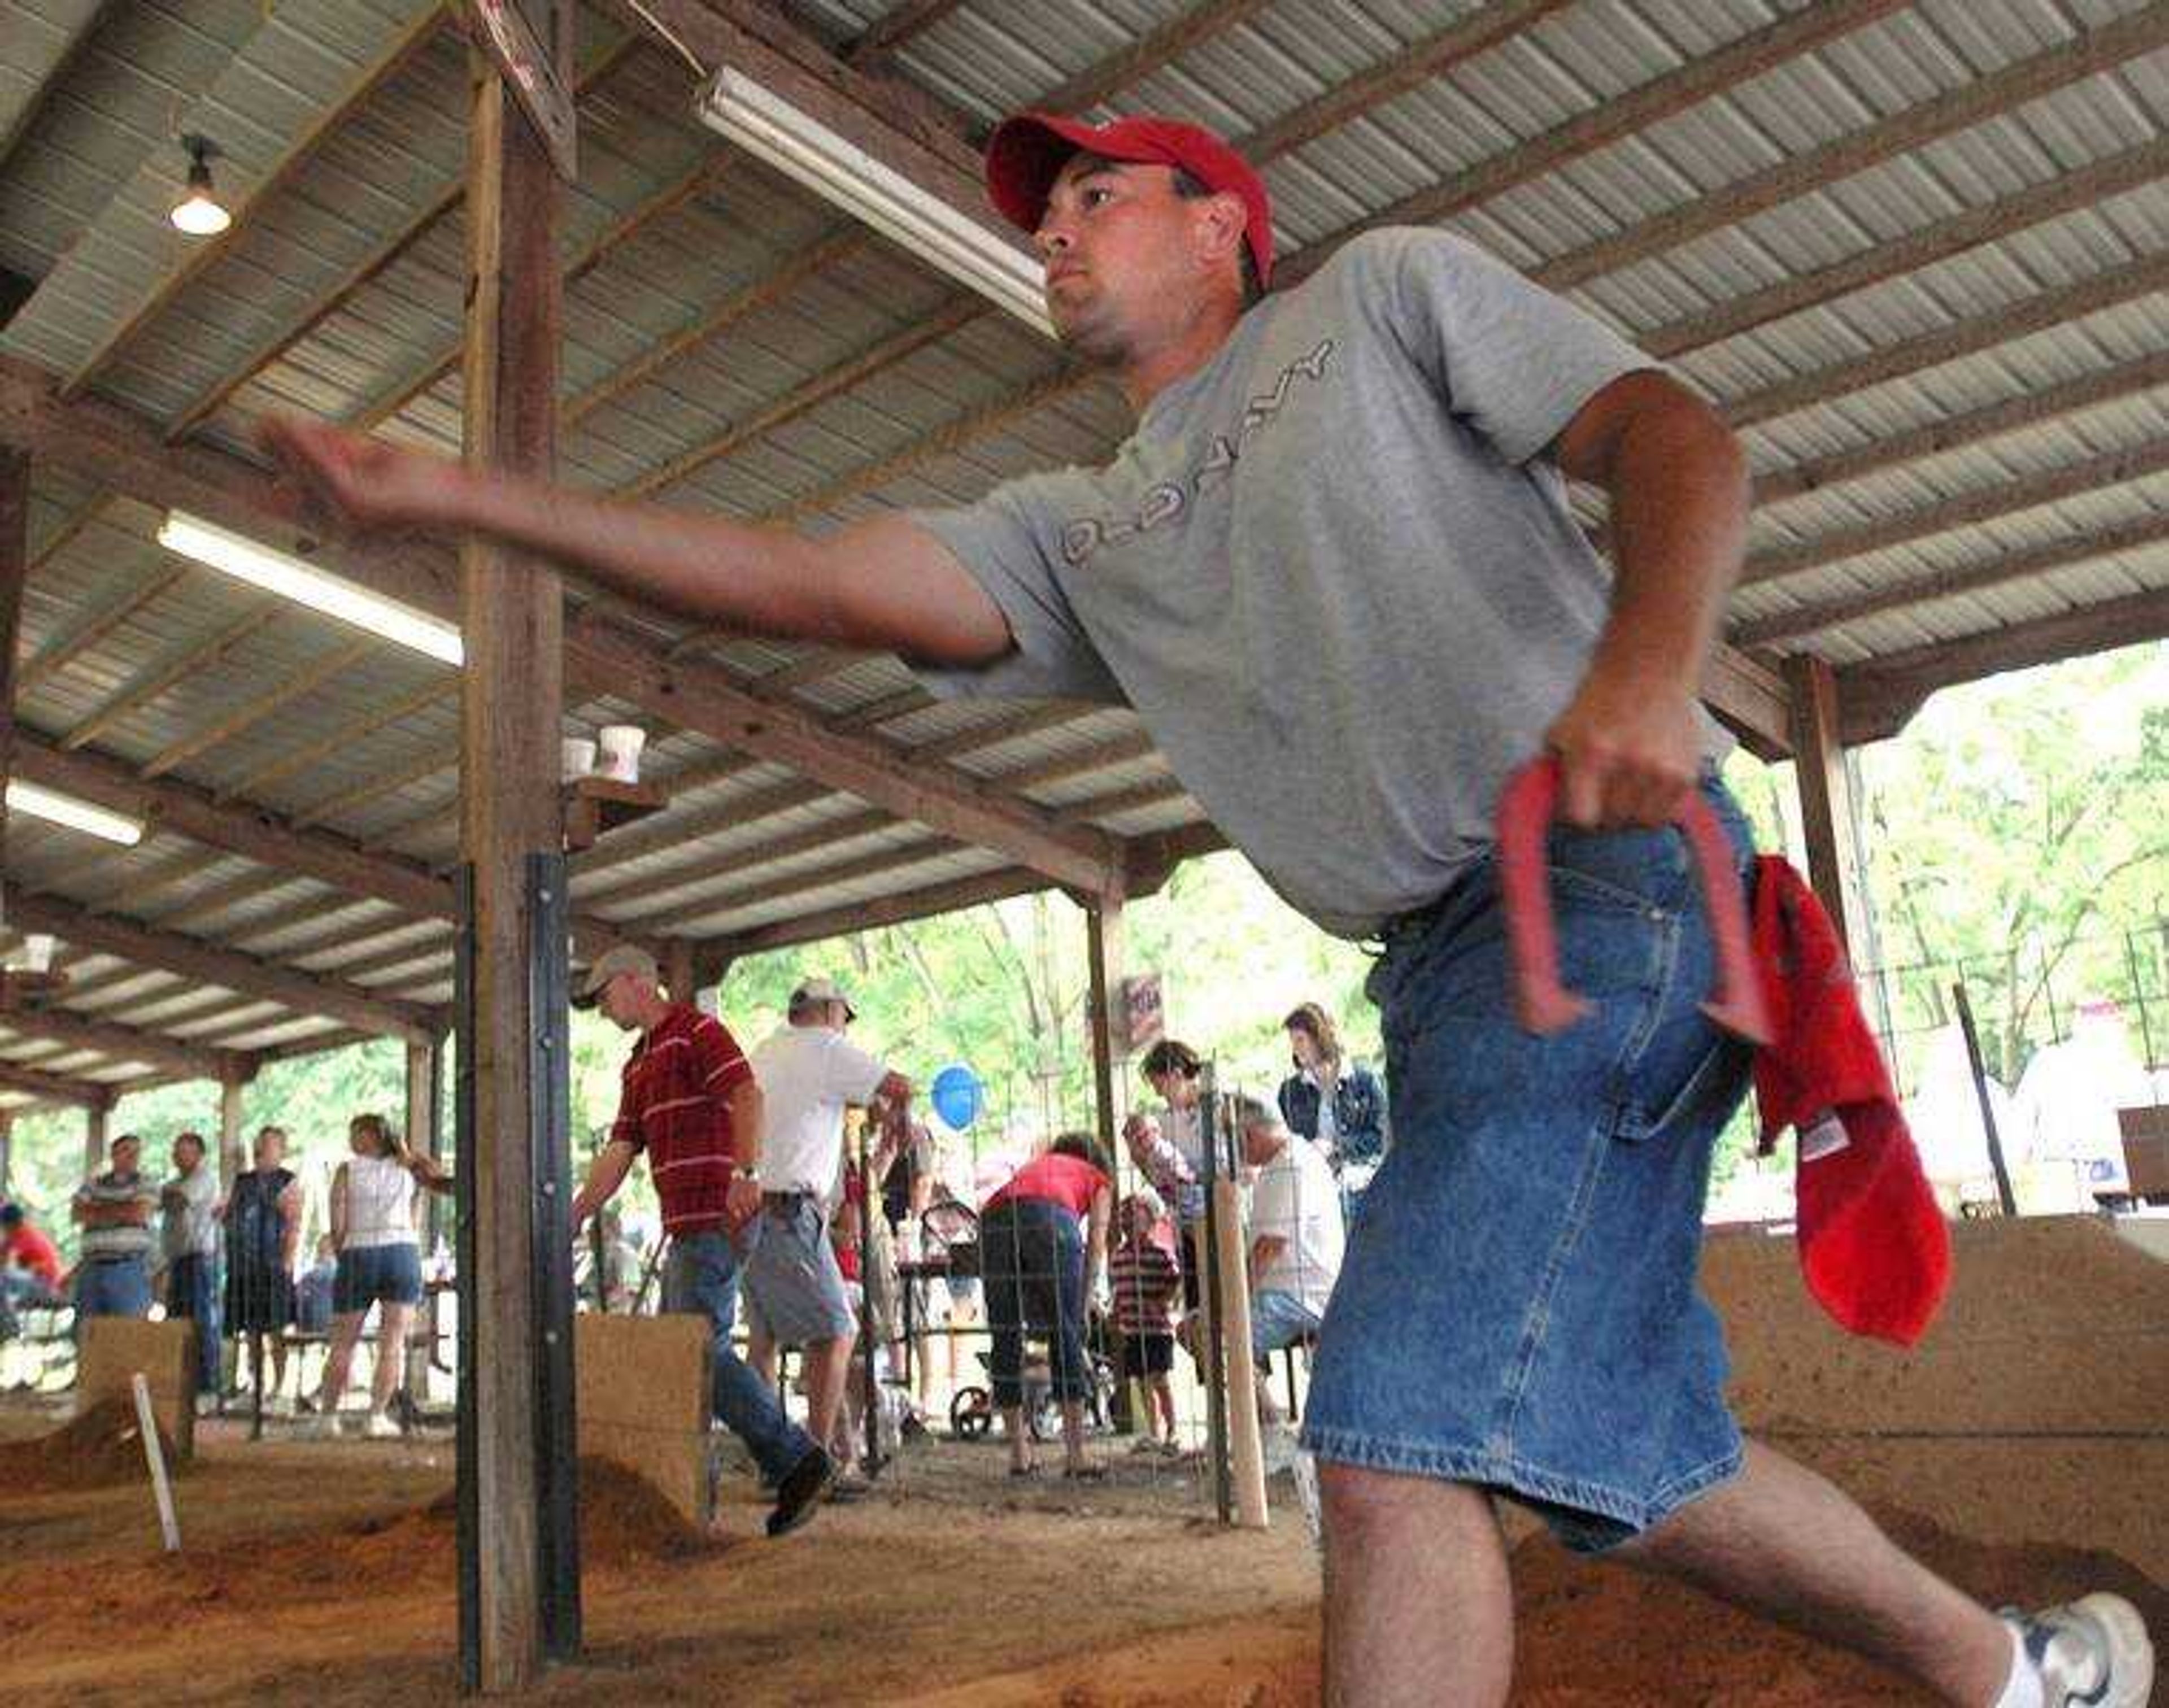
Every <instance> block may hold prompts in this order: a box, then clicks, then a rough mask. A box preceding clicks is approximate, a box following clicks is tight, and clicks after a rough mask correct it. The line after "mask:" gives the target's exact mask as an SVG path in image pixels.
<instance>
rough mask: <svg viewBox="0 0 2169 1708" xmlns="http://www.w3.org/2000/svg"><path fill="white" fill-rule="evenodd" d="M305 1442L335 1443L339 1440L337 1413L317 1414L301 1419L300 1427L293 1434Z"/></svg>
mask: <svg viewBox="0 0 2169 1708" xmlns="http://www.w3.org/2000/svg"><path fill="white" fill-rule="evenodd" d="M294 1433H295V1434H297V1435H299V1436H301V1439H303V1440H305V1441H336V1440H338V1438H339V1420H338V1413H337V1412H318V1413H317V1414H316V1415H315V1416H313V1417H309V1418H302V1419H301V1427H300V1428H299V1429H296V1431H295V1432H294Z"/></svg>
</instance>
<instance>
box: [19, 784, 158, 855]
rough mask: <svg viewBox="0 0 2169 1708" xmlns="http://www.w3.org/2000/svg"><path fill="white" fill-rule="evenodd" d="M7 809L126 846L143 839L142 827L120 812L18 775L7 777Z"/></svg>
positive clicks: (130, 846) (131, 846)
mask: <svg viewBox="0 0 2169 1708" xmlns="http://www.w3.org/2000/svg"><path fill="white" fill-rule="evenodd" d="M8 811H10V812H27V813H29V814H30V815H31V817H34V818H42V819H45V820H46V821H48V822H51V823H53V824H64V825H66V826H67V827H68V828H69V829H70V830H80V831H84V832H87V833H88V834H90V835H92V836H101V837H104V838H105V840H106V841H108V842H117V843H120V845H121V846H122V847H123V848H133V847H135V845H136V843H139V842H141V841H142V840H143V827H142V826H141V825H140V824H138V823H137V822H136V821H135V820H134V819H132V818H124V817H122V816H121V815H120V814H119V813H118V812H108V811H106V810H105V809H104V807H103V806H92V805H91V804H90V802H88V801H78V800H77V799H76V797H75V796H74V795H63V794H61V793H60V792H59V791H58V790H54V789H47V788H45V787H43V786H42V785H39V784H36V783H25V782H24V781H23V780H22V779H20V778H19V777H15V778H10V779H9V780H8Z"/></svg>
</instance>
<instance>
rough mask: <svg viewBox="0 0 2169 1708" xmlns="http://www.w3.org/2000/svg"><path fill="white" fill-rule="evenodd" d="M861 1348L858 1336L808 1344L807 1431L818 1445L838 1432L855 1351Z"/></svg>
mask: <svg viewBox="0 0 2169 1708" xmlns="http://www.w3.org/2000/svg"><path fill="white" fill-rule="evenodd" d="M856 1344H858V1337H857V1336H856V1335H854V1334H838V1335H834V1336H832V1337H831V1338H829V1339H827V1340H815V1341H809V1342H808V1343H807V1347H806V1353H805V1359H806V1413H807V1418H806V1428H807V1432H808V1433H809V1434H811V1435H812V1436H813V1439H815V1440H816V1441H821V1442H826V1441H827V1440H828V1439H829V1438H830V1437H831V1436H833V1435H834V1434H835V1432H836V1418H837V1414H838V1413H839V1412H841V1411H842V1409H843V1404H844V1378H845V1375H846V1373H847V1372H848V1371H849V1370H850V1366H851V1349H852V1348H853V1347H854V1346H855V1345H856Z"/></svg>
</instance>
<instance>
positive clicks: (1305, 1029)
mask: <svg viewBox="0 0 2169 1708" xmlns="http://www.w3.org/2000/svg"><path fill="white" fill-rule="evenodd" d="M1281 1024H1282V1025H1283V1026H1285V1027H1286V1028H1287V1035H1288V1051H1289V1053H1290V1054H1291V1055H1292V1056H1293V1057H1294V1058H1295V1072H1292V1073H1291V1074H1290V1075H1288V1077H1287V1078H1286V1079H1283V1080H1282V1082H1281V1091H1280V1105H1281V1116H1282V1119H1283V1120H1286V1121H1287V1124H1288V1129H1289V1131H1292V1132H1295V1133H1299V1134H1301V1135H1302V1136H1303V1137H1304V1138H1306V1139H1308V1140H1310V1141H1311V1142H1312V1143H1314V1144H1315V1145H1317V1146H1318V1147H1319V1148H1320V1149H1322V1150H1323V1151H1324V1152H1325V1155H1326V1157H1327V1160H1329V1161H1330V1163H1332V1164H1333V1173H1334V1175H1335V1178H1336V1179H1339V1181H1340V1196H1341V1203H1342V1207H1343V1208H1344V1209H1346V1210H1347V1211H1348V1212H1349V1213H1350V1214H1351V1215H1353V1214H1354V1212H1355V1209H1356V1204H1357V1203H1358V1202H1359V1201H1361V1200H1362V1195H1363V1190H1364V1189H1365V1188H1366V1187H1367V1186H1368V1185H1369V1184H1371V1177H1372V1175H1373V1174H1375V1173H1378V1164H1379V1163H1382V1162H1383V1161H1384V1160H1385V1156H1386V1090H1385V1088H1384V1087H1383V1086H1382V1085H1381V1084H1379V1083H1378V1076H1377V1075H1376V1074H1374V1073H1372V1072H1371V1070H1370V1069H1369V1068H1367V1067H1362V1066H1361V1065H1360V1064H1358V1063H1356V1062H1351V1061H1349V1060H1348V1059H1347V1058H1346V1056H1344V1055H1343V1054H1342V1052H1341V1049H1340V1034H1339V1033H1338V1032H1337V1031H1335V1030H1334V1025H1333V1019H1332V1017H1331V1016H1330V1014H1327V1013H1326V1012H1325V1010H1324V1009H1323V1008H1320V1007H1319V1005H1318V1004H1317V1003H1303V1005H1302V1006H1301V1007H1300V1008H1297V1009H1295V1010H1294V1011H1293V1012H1292V1014H1289V1015H1288V1017H1287V1019H1285V1020H1283V1021H1282V1022H1281Z"/></svg>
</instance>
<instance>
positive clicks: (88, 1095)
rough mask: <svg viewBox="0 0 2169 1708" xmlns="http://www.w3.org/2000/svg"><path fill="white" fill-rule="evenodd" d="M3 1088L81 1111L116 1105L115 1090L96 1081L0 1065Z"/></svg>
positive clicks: (28, 1068) (12, 1065)
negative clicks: (72, 1106)
mask: <svg viewBox="0 0 2169 1708" xmlns="http://www.w3.org/2000/svg"><path fill="white" fill-rule="evenodd" d="M0 1024H4V1023H0ZM0 1087H5V1088H7V1089H8V1090H9V1091H19V1092H21V1093H23V1095H24V1096H25V1097H35V1098H36V1099H39V1101H40V1102H42V1103H64V1104H73V1105H75V1106H76V1107H77V1108H78V1109H110V1108H112V1106H113V1102H114V1093H113V1091H112V1088H110V1087H109V1086H104V1085H100V1084H99V1083H97V1082H96V1081H95V1080H89V1079H70V1078H67V1077H65V1076H63V1075H61V1074H57V1073H40V1072H39V1071H38V1070H37V1069H36V1068H35V1067H16V1066H15V1065H14V1064H13V1062H0Z"/></svg>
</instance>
